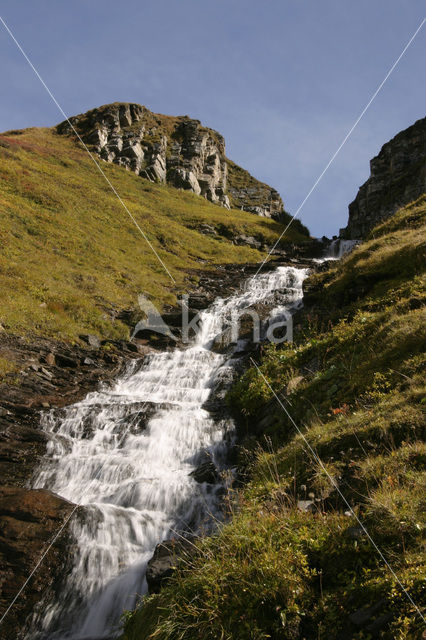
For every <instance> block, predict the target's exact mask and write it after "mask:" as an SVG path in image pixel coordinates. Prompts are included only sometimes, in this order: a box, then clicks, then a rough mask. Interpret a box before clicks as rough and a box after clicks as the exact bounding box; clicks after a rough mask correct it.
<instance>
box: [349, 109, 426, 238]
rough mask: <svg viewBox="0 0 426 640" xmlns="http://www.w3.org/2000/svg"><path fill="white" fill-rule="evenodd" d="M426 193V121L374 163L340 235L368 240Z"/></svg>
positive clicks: (407, 131)
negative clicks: (374, 230)
mask: <svg viewBox="0 0 426 640" xmlns="http://www.w3.org/2000/svg"><path fill="white" fill-rule="evenodd" d="M425 191H426V118H422V119H421V120H417V122H415V123H414V124H413V125H411V127H408V129H405V130H404V131H400V132H399V133H398V134H397V135H396V136H395V137H394V138H392V140H389V142H387V143H386V144H384V145H383V147H382V148H381V150H380V153H379V154H378V155H377V156H376V157H375V158H373V159H372V160H371V162H370V177H369V178H368V180H367V181H366V182H365V183H364V184H363V185H362V186H361V187H360V188H359V191H358V194H357V196H356V198H355V200H354V201H353V202H351V204H350V205H349V220H348V225H347V227H345V228H344V229H341V231H340V236H341V237H342V238H348V239H359V238H364V237H365V236H366V234H367V233H368V232H369V231H371V229H372V228H373V227H375V226H376V225H377V224H379V222H382V221H383V220H386V219H387V218H389V216H391V215H392V214H393V213H395V211H397V210H398V209H399V208H400V207H403V206H404V205H406V204H408V203H409V202H412V201H413V200H415V199H416V198H418V197H419V196H421V195H422V194H423V193H425Z"/></svg>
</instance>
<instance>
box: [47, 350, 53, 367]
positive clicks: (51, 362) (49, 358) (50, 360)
mask: <svg viewBox="0 0 426 640" xmlns="http://www.w3.org/2000/svg"><path fill="white" fill-rule="evenodd" d="M45 361H46V364H48V365H50V366H51V367H52V366H53V365H54V364H55V354H54V353H48V354H47V356H46V357H45Z"/></svg>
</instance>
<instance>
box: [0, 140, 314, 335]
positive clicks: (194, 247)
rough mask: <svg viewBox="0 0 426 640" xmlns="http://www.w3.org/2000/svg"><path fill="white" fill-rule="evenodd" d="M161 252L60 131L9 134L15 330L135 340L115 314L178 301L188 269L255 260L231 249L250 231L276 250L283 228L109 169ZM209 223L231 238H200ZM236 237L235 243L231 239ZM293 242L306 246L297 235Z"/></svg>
mask: <svg viewBox="0 0 426 640" xmlns="http://www.w3.org/2000/svg"><path fill="white" fill-rule="evenodd" d="M101 164H102V170H103V171H104V172H105V174H106V175H107V177H108V179H109V180H110V181H111V182H112V184H113V185H114V187H115V188H116V189H117V191H118V192H119V194H120V196H121V197H122V199H123V201H124V203H125V204H126V206H127V207H128V209H129V211H130V212H131V214H132V215H133V216H134V217H135V219H136V221H137V222H138V224H139V225H140V227H141V228H142V229H143V231H144V233H145V234H146V236H147V238H148V240H149V241H150V243H152V246H153V247H154V249H155V251H156V252H157V253H158V255H159V256H160V258H161V260H162V261H163V262H164V264H165V265H166V267H167V269H168V270H169V271H170V273H171V274H172V277H173V278H174V279H175V282H173V281H172V280H171V278H170V277H169V275H168V274H167V272H166V271H165V269H164V268H163V266H162V265H161V264H160V262H159V261H158V260H157V258H156V257H155V255H154V253H153V251H152V250H151V249H150V247H149V246H148V244H147V242H146V240H145V239H144V238H143V237H142V236H141V234H140V233H139V231H138V230H137V229H136V227H135V226H134V225H133V223H132V221H131V220H130V218H129V216H128V214H127V213H126V211H125V210H124V208H123V207H122V206H121V205H120V203H119V201H118V199H117V198H116V197H115V195H114V194H113V192H112V191H111V189H110V187H109V186H108V185H107V183H106V181H105V180H104V179H103V178H102V176H101V175H100V173H99V171H98V169H97V168H96V166H95V165H94V163H93V162H92V160H91V159H90V157H89V156H88V155H87V153H86V152H85V151H84V150H82V149H81V148H79V146H78V145H76V144H75V143H74V142H73V141H72V140H70V139H68V138H66V137H65V136H59V135H57V134H56V133H55V132H54V131H53V130H51V129H27V130H24V131H22V132H9V133H5V134H2V135H1V136H0V212H1V213H0V215H1V224H0V243H1V255H0V290H1V293H2V295H1V300H0V323H1V324H2V325H3V326H4V328H5V329H6V330H7V331H9V332H15V333H25V334H29V333H32V334H36V335H49V336H57V337H62V338H68V339H74V338H75V337H76V336H78V334H79V333H82V332H87V331H92V332H96V333H99V334H100V335H101V336H108V337H126V336H128V332H129V330H128V327H126V326H125V325H124V324H123V323H122V322H121V321H120V320H117V319H116V318H115V316H116V315H117V312H119V311H120V310H123V309H132V308H135V307H136V301H137V295H138V294H139V293H144V294H145V295H147V296H148V297H149V298H151V299H152V300H153V301H154V302H155V303H156V304H157V305H158V306H159V307H161V306H162V305H164V304H166V303H174V302H175V301H176V293H177V292H178V291H182V290H184V289H185V288H186V287H187V286H188V282H189V281H188V276H187V273H188V272H189V270H190V269H193V268H197V269H206V268H209V267H211V265H212V264H215V263H230V262H235V263H246V262H256V261H259V260H261V259H262V257H263V255H264V254H262V253H261V252H259V251H256V250H254V249H250V248H249V247H246V246H236V245H234V244H233V243H232V237H233V236H234V235H240V234H245V235H249V236H254V237H255V238H257V239H259V240H261V241H262V242H265V243H266V244H267V245H271V244H273V242H274V241H275V240H276V238H277V235H278V234H279V233H281V231H282V226H281V225H280V224H279V223H277V222H274V221H272V220H269V219H265V218H260V217H258V216H255V215H253V214H249V213H246V212H243V211H235V210H233V211H228V210H226V209H224V208H222V207H219V206H217V205H213V204H211V203H209V202H207V201H206V200H204V199H203V198H200V197H198V196H195V195H194V194H192V193H188V192H183V191H178V190H176V189H174V188H172V187H168V186H164V185H156V184H152V183H150V182H148V181H146V180H144V179H142V178H139V177H138V176H136V175H134V174H132V173H129V172H127V171H126V170H125V169H124V168H122V167H117V166H115V165H111V164H107V163H104V162H101ZM205 223H208V224H210V225H212V226H213V227H215V228H217V229H218V230H219V231H220V233H221V235H218V236H217V237H209V236H207V235H204V234H202V233H200V232H199V231H198V229H199V227H200V226H201V225H202V224H205ZM225 236H229V237H225ZM288 239H291V240H303V239H306V237H303V236H301V235H299V234H298V233H297V232H295V231H292V230H290V232H289V233H288V234H287V235H286V238H285V239H284V242H285V241H286V240H288Z"/></svg>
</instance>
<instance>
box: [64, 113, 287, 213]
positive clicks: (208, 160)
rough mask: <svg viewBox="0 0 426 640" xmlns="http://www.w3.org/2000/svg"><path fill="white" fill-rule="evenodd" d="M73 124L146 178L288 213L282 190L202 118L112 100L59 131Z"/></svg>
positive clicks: (97, 147)
mask: <svg viewBox="0 0 426 640" xmlns="http://www.w3.org/2000/svg"><path fill="white" fill-rule="evenodd" d="M70 123H71V125H72V126H71V125H70ZM74 129H75V131H76V132H77V133H78V135H79V136H80V137H81V139H82V140H83V141H84V143H85V144H87V145H88V147H89V148H90V150H91V151H94V152H95V153H97V154H98V155H99V156H100V157H101V158H102V159H103V160H105V161H106V162H114V163H115V164H118V165H120V166H123V167H125V168H126V169H128V170H129V171H133V172H134V173H136V174H138V175H140V176H142V177H143V178H146V179H148V180H151V181H154V182H164V183H167V184H170V185H172V186H174V187H176V188H178V189H185V190H189V191H192V192H193V193H195V194H197V195H200V196H203V197H205V198H206V199H207V200H209V201H210V202H214V203H217V204H219V205H222V206H224V207H227V208H230V207H231V206H232V207H235V208H239V209H244V210H245V211H250V212H251V213H255V214H257V215H260V216H265V217H268V218H275V219H280V218H281V217H282V216H283V215H284V205H283V202H282V200H281V197H280V195H279V194H278V192H277V191H276V190H275V189H272V188H271V187H269V186H268V185H266V184H264V183H262V182H259V181H258V180H256V179H255V178H253V176H251V175H250V174H249V173H248V171H245V169H242V168H241V167H239V166H238V165H236V164H235V163H233V162H232V161H230V160H229V159H228V158H226V155H225V140H224V139H223V137H222V136H221V135H220V134H219V133H218V132H217V131H214V130H213V129H209V128H207V127H204V126H202V124H201V123H200V121H199V120H194V119H192V118H190V117H189V116H165V115H162V114H157V113H152V112H151V111H149V109H147V108H146V107H143V106H141V105H138V104H129V103H113V104H109V105H104V106H102V107H99V108H97V109H92V110H91V111H88V112H87V113H84V114H80V115H78V116H74V117H72V118H70V120H69V122H68V121H64V122H62V123H61V124H59V125H58V126H57V131H58V133H60V134H66V135H73V134H75V131H74Z"/></svg>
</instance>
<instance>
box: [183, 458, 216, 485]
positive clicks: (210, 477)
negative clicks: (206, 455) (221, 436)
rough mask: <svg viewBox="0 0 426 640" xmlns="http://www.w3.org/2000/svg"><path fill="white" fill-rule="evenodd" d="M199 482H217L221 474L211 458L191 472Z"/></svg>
mask: <svg viewBox="0 0 426 640" xmlns="http://www.w3.org/2000/svg"><path fill="white" fill-rule="evenodd" d="M189 475H190V476H192V477H193V478H194V480H196V481H197V482H199V483H203V482H207V483H208V484H215V483H216V482H217V481H218V479H219V475H218V472H217V469H216V466H215V464H214V463H213V462H212V461H211V460H209V461H207V462H203V463H202V464H200V465H199V466H198V467H197V468H196V469H194V471H191V473H190V474H189Z"/></svg>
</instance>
